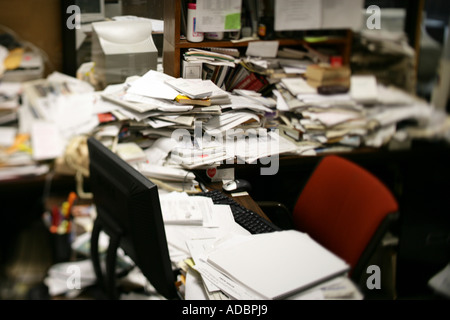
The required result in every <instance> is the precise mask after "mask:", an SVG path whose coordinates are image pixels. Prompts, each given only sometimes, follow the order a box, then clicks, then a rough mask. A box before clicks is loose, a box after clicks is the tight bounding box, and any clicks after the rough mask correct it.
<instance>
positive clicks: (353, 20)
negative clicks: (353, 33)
mask: <svg viewBox="0 0 450 320" xmlns="http://www.w3.org/2000/svg"><path fill="white" fill-rule="evenodd" d="M322 8H323V15H322V29H352V30H360V29H361V27H362V23H363V10H364V1H363V0H322Z"/></svg>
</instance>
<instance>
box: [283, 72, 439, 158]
mask: <svg viewBox="0 0 450 320" xmlns="http://www.w3.org/2000/svg"><path fill="white" fill-rule="evenodd" d="M275 91H276V92H275V94H277V97H278V101H277V102H278V106H277V108H278V110H279V111H280V112H281V117H280V128H282V129H283V134H284V135H285V136H287V137H289V138H290V139H292V140H293V141H296V142H297V143H300V142H301V143H309V144H311V145H314V149H315V151H317V152H319V151H328V150H330V151H332V150H352V149H354V148H357V147H362V146H369V147H381V146H384V145H387V144H388V143H389V142H390V141H391V140H393V139H398V138H399V137H400V136H404V135H402V134H400V133H401V132H405V131H406V130H408V128H409V127H416V128H417V127H421V128H427V127H429V126H431V125H432V119H433V118H434V117H435V115H436V112H437V111H436V110H435V109H434V108H433V107H432V106H431V105H429V104H428V103H426V102H425V101H422V100H419V99H418V98H416V97H413V96H411V95H409V94H407V93H405V92H403V91H401V90H399V89H396V88H393V87H386V86H384V85H381V84H378V83H377V81H376V79H375V77H374V76H362V75H356V76H355V75H354V76H352V77H351V85H350V90H349V91H348V92H347V93H340V94H329V95H323V94H319V93H318V92H317V90H316V88H313V87H311V86H309V85H308V83H307V82H306V80H305V79H303V78H287V79H282V80H281V81H280V83H279V84H277V90H275ZM441 119H442V121H445V117H442V118H441ZM433 125H434V124H433Z"/></svg>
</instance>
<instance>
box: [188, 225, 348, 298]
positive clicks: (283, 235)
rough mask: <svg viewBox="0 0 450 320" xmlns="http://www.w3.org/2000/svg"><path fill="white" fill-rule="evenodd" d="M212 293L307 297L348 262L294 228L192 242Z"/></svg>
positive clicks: (341, 272)
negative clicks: (309, 292) (308, 293)
mask: <svg viewBox="0 0 450 320" xmlns="http://www.w3.org/2000/svg"><path fill="white" fill-rule="evenodd" d="M187 245H188V247H189V249H190V252H191V254H192V257H193V259H194V262H195V265H194V266H193V268H194V269H195V270H196V271H197V272H198V273H199V274H200V275H201V277H202V280H203V281H204V283H205V287H206V289H207V290H208V291H210V292H211V291H221V292H223V293H224V294H225V295H226V296H227V297H229V298H230V299H247V300H258V299H265V300H269V299H270V300H273V299H302V296H303V294H304V293H305V292H306V290H309V289H311V288H313V287H316V288H320V285H322V284H324V283H327V282H328V281H330V280H332V279H336V278H338V277H342V276H343V275H345V273H346V272H347V271H348V269H349V266H348V265H347V264H346V263H345V261H343V260H342V259H340V258H339V257H337V256H336V255H334V254H333V253H331V252H330V251H328V250H327V249H325V248H324V247H322V246H321V245H320V244H318V243H317V242H315V241H314V240H313V239H311V238H310V237H309V236H308V235H307V234H304V233H301V232H298V231H295V230H289V231H278V232H271V233H264V234H258V235H241V236H234V237H229V238H228V239H226V240H224V239H222V240H219V241H217V240H211V239H196V240H191V241H188V243H187Z"/></svg>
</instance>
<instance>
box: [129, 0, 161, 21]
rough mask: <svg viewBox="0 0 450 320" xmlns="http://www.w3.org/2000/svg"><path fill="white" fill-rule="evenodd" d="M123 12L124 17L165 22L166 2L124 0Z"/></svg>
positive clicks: (159, 0) (157, 0)
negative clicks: (129, 16)
mask: <svg viewBox="0 0 450 320" xmlns="http://www.w3.org/2000/svg"><path fill="white" fill-rule="evenodd" d="M122 11H123V14H124V15H133V16H138V17H146V18H150V19H158V20H163V18H164V1H161V0H123V2H122Z"/></svg>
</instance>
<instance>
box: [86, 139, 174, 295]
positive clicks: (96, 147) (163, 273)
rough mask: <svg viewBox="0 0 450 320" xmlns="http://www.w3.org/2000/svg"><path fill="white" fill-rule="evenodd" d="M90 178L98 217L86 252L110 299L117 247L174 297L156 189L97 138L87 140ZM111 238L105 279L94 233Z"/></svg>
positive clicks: (96, 235)
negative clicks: (103, 234)
mask: <svg viewBox="0 0 450 320" xmlns="http://www.w3.org/2000/svg"><path fill="white" fill-rule="evenodd" d="M88 150H89V169H90V176H89V183H90V188H91V192H92V193H93V196H94V204H95V206H96V210H97V218H96V220H95V222H94V229H93V231H92V235H91V254H92V261H93V264H94V270H95V272H96V275H97V280H98V281H99V282H100V283H101V284H103V285H105V289H106V291H107V293H108V296H109V298H113V299H114V298H117V291H116V286H115V278H116V257H117V249H118V247H120V248H122V249H123V250H124V252H125V253H126V254H127V255H128V256H129V257H130V258H131V259H132V260H133V261H134V263H135V264H136V266H138V267H139V269H140V270H141V271H142V273H143V274H144V276H145V277H146V278H147V279H148V280H149V282H150V283H151V284H152V285H153V287H154V288H155V289H156V290H157V291H158V293H160V294H161V295H162V296H164V297H165V298H167V299H177V298H178V290H177V289H176V285H175V281H176V275H175V272H174V270H173V268H172V264H171V261H170V256H169V250H168V246H167V239H166V233H165V229H164V223H163V218H162V213H161V206H160V201H159V196H158V188H157V186H156V185H155V184H153V183H152V182H151V181H150V180H149V179H148V178H146V177H145V176H143V175H142V174H141V173H140V172H138V171H137V170H135V169H134V168H133V167H132V166H130V165H129V164H128V163H127V162H126V161H124V160H123V159H121V158H120V157H119V156H118V155H116V154H115V153H113V152H112V151H111V150H109V149H108V148H107V147H106V146H104V145H103V144H102V143H101V142H100V141H98V140H97V139H95V138H93V137H90V138H89V139H88ZM101 230H104V232H105V233H106V234H108V235H109V237H110V243H109V247H108V251H107V254H106V279H104V277H103V273H102V269H101V267H100V265H101V264H100V257H99V251H98V237H99V234H100V231H101Z"/></svg>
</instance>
